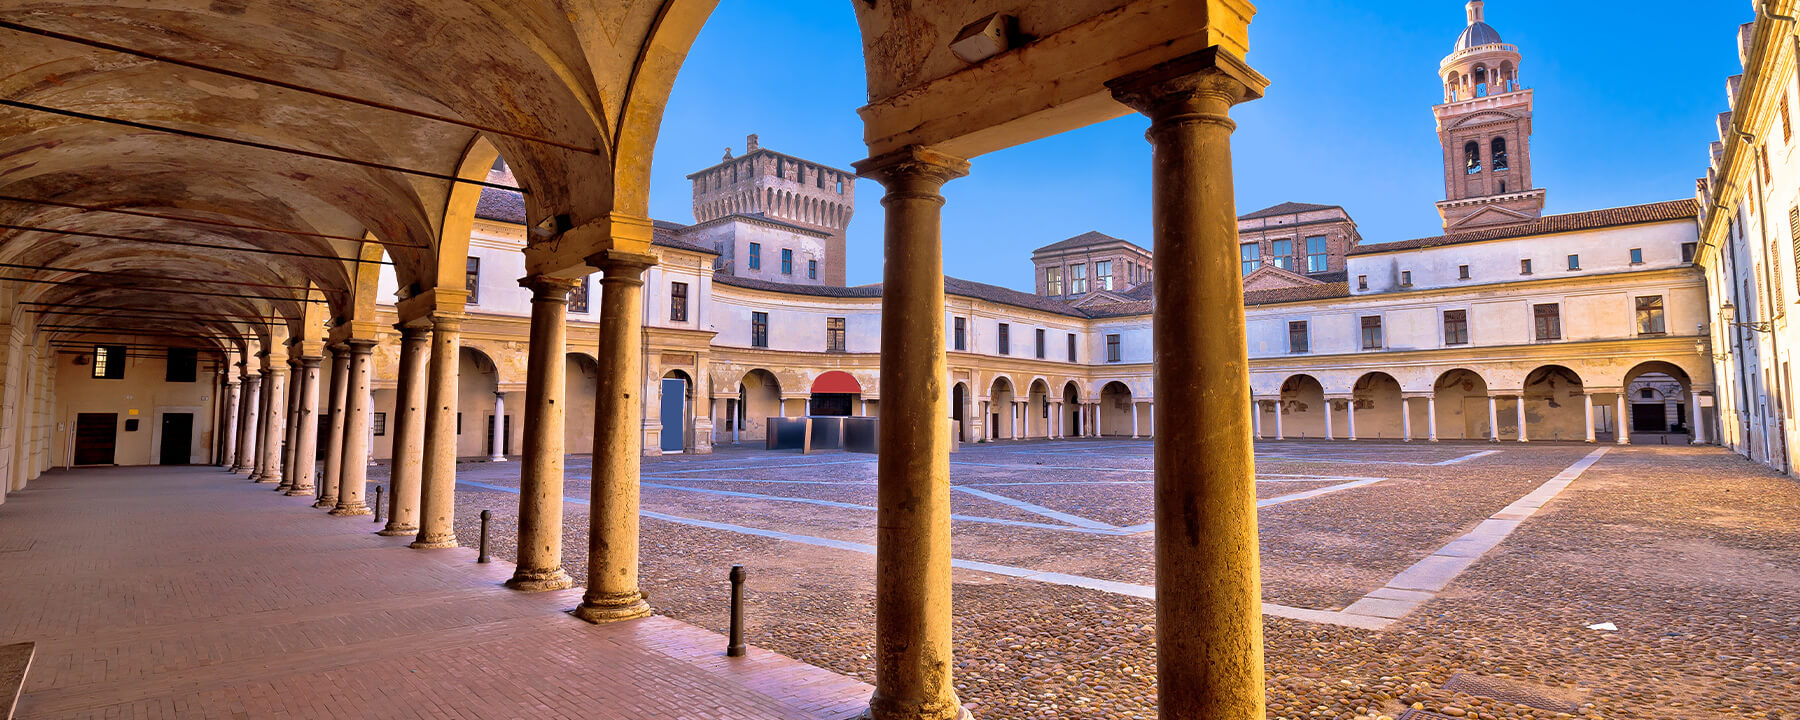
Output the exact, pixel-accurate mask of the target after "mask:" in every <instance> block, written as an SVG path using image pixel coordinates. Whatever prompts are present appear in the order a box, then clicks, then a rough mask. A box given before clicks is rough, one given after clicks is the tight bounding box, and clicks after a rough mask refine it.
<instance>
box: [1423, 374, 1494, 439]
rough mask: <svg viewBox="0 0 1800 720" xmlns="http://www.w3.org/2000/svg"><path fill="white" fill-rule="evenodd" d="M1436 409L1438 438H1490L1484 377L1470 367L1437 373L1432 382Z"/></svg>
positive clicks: (1435, 422)
mask: <svg viewBox="0 0 1800 720" xmlns="http://www.w3.org/2000/svg"><path fill="white" fill-rule="evenodd" d="M1429 404H1430V405H1431V406H1433V407H1434V408H1435V410H1436V416H1435V417H1433V418H1432V420H1433V421H1434V422H1433V424H1434V425H1435V426H1436V427H1437V437H1439V438H1441V439H1444V440H1483V439H1487V438H1488V437H1489V425H1488V386H1487V380H1486V379H1484V378H1482V377H1481V375H1480V374H1479V373H1476V372H1475V371H1473V370H1466V369H1463V368H1457V369H1455V370H1449V371H1446V372H1445V373H1444V374H1442V375H1439V376H1438V379H1437V382H1435V383H1432V400H1431V402H1430V403H1429Z"/></svg>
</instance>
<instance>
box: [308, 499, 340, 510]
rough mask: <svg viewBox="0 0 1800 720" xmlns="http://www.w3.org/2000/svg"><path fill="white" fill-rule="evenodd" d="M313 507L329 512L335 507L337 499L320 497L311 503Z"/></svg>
mask: <svg viewBox="0 0 1800 720" xmlns="http://www.w3.org/2000/svg"><path fill="white" fill-rule="evenodd" d="M313 507H316V508H319V509H321V510H330V509H332V508H335V507H337V498H331V497H321V498H319V501H318V502H316V503H313Z"/></svg>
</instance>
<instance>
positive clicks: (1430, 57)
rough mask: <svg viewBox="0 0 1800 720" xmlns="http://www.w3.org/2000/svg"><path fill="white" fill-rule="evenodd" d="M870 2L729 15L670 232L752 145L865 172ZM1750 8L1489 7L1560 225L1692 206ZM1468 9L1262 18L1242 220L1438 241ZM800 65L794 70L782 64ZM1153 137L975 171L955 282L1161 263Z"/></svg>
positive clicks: (686, 152) (670, 191)
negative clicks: (863, 10) (713, 170)
mask: <svg viewBox="0 0 1800 720" xmlns="http://www.w3.org/2000/svg"><path fill="white" fill-rule="evenodd" d="M850 2H851V0H780V1H775V0H723V2H721V3H719V9H718V12H717V13H716V14H715V15H714V16H713V17H712V19H711V20H710V21H709V22H708V23H707V25H706V28H705V30H703V31H702V32H701V34H700V37H699V40H698V42H696V43H695V46H694V49H693V52H692V53H691V54H690V55H689V57H688V61H687V64H686V65H685V67H684V68H683V69H682V71H681V76H680V78H679V79H678V80H677V82H676V85H675V91H674V95H673V97H672V98H671V100H670V103H669V108H668V113H667V115H666V116H665V117H664V119H663V127H662V139H661V141H660V143H659V145H658V146H657V150H656V163H655V167H654V170H653V172H654V176H653V177H654V179H653V187H652V188H651V212H652V214H654V215H655V216H656V217H658V218H661V219H667V220H674V221H678V222H693V211H692V206H691V197H692V196H691V192H692V191H691V188H690V186H689V184H688V181H687V179H686V178H685V176H686V175H687V173H689V172H692V171H694V170H696V169H699V168H702V167H706V166H708V165H711V164H713V163H716V162H718V161H719V158H720V156H721V155H722V154H723V151H724V148H725V147H726V146H728V145H729V146H731V147H732V148H733V150H734V152H737V153H742V151H743V144H744V136H745V135H746V134H748V133H752V132H754V133H758V134H760V135H761V138H762V144H763V146H765V147H769V148H771V149H776V150H780V151H782V152H786V153H789V154H793V155H797V156H800V157H805V158H809V159H812V160H815V161H818V162H822V163H826V164H829V165H834V166H837V167H841V168H848V167H849V165H850V163H852V162H854V161H856V160H860V159H862V158H863V157H864V156H865V155H866V152H865V150H866V148H865V147H864V146H863V144H862V124H861V121H860V120H859V118H858V117H857V115H856V112H855V110H856V108H857V107H859V106H861V105H862V104H864V103H865V102H866V100H867V94H866V90H865V86H864V72H863V63H862V46H861V41H860V39H859V38H858V35H857V27H856V21H855V18H854V16H853V15H852V11H851V6H850ZM1751 19H1752V16H1751V14H1750V9H1749V7H1748V6H1747V3H1743V2H1700V3H1696V2H1689V1H1684V0H1645V1H1643V2H1635V3H1611V2H1609V3H1600V2H1581V1H1575V2H1571V1H1570V0H1490V1H1489V2H1488V3H1487V20H1488V23H1489V24H1490V25H1493V26H1494V28H1495V29H1496V30H1498V31H1499V32H1500V35H1501V37H1502V38H1503V39H1505V40H1506V41H1507V42H1509V43H1513V44H1516V45H1518V46H1519V48H1520V52H1521V53H1522V54H1523V55H1524V60H1523V62H1522V63H1521V67H1520V76H1521V79H1522V80H1523V81H1524V82H1525V84H1526V85H1527V86H1528V87H1532V88H1534V89H1535V90H1536V114H1535V124H1534V128H1533V131H1534V132H1533V136H1532V163H1533V174H1534V176H1535V177H1534V178H1533V179H1534V180H1535V181H1536V185H1537V186H1538V187H1541V188H1545V189H1547V190H1548V191H1549V199H1548V204H1547V207H1546V208H1545V212H1547V213H1560V212H1575V211H1580V210H1590V209H1594V208H1601V207H1612V206H1617V205H1630V204H1636V203H1645V202H1654V201H1658V200H1670V199H1675V198H1685V197H1692V196H1693V188H1694V182H1693V181H1694V178H1696V177H1698V176H1700V175H1701V174H1703V172H1704V171H1705V162H1706V152H1707V150H1706V148H1707V143H1708V142H1710V141H1712V140H1715V139H1717V137H1716V135H1717V133H1716V131H1715V130H1714V129H1713V128H1714V125H1713V118H1714V116H1715V115H1716V114H1717V113H1718V112H1720V111H1722V110H1724V109H1725V91H1724V86H1725V78H1726V77H1727V76H1729V75H1732V74H1734V73H1737V72H1741V67H1740V66H1739V65H1738V62H1737V52H1736V49H1735V38H1736V32H1737V26H1738V24H1739V23H1742V22H1745V21H1748V20H1751ZM1463 25H1464V19H1463V5H1462V3H1461V2H1459V1H1458V0H1382V2H1378V3H1370V2H1359V1H1352V0H1340V1H1339V2H1325V1H1324V0H1263V2H1261V3H1259V12H1258V14H1257V16H1256V19H1255V21H1254V22H1253V23H1252V24H1251V27H1250V38H1251V41H1250V47H1251V51H1250V56H1249V58H1248V59H1249V61H1250V63H1251V65H1253V66H1255V67H1256V68H1257V69H1258V70H1260V71H1261V72H1262V73H1263V74H1264V75H1267V76H1268V77H1269V78H1270V80H1271V81H1272V83H1273V84H1272V85H1271V86H1270V88H1269V92H1268V96H1267V97H1265V98H1263V99H1261V100H1258V101H1255V102H1252V103H1249V104H1246V105H1241V106H1239V107H1238V108H1237V109H1236V110H1235V111H1234V112H1233V116H1234V117H1235V118H1236V119H1237V121H1238V131H1237V133H1236V135H1235V136H1234V151H1235V153H1234V154H1235V163H1236V170H1237V203H1238V211H1239V212H1240V213H1243V212H1248V211H1250V210H1253V209H1257V208H1261V207H1266V206H1268V205H1273V204H1275V203H1278V202H1282V201H1286V200H1295V201H1300V202H1315V203H1325V204H1333V205H1343V206H1344V207H1345V208H1346V209H1348V210H1349V212H1350V214H1351V217H1353V218H1355V220H1356V221H1357V224H1358V226H1359V227H1360V229H1361V231H1362V234H1363V238H1364V241H1365V242H1369V243H1375V242H1386V241H1392V240H1405V239H1408V238H1414V237H1422V236H1427V235H1435V234H1438V233H1439V232H1440V230H1441V225H1440V223H1439V220H1438V218H1437V213H1436V211H1435V209H1434V208H1433V206H1432V203H1434V202H1436V201H1437V200H1440V199H1442V197H1443V179H1442V176H1441V174H1440V170H1439V167H1440V163H1441V162H1442V160H1441V151H1440V150H1439V148H1438V143H1437V135H1436V132H1435V130H1434V127H1433V122H1432V115H1431V106H1432V105H1433V104H1435V103H1437V102H1438V101H1439V100H1440V99H1441V97H1442V93H1441V90H1440V88H1439V81H1438V79H1437V75H1436V72H1437V64H1438V61H1439V60H1441V59H1442V58H1443V56H1444V55H1446V54H1448V52H1449V50H1450V47H1451V45H1452V44H1453V43H1454V42H1455V39H1456V36H1457V34H1458V33H1459V32H1461V31H1462V28H1463ZM784 57H785V58H792V63H791V64H786V63H784V62H783V58H784ZM1146 125H1147V122H1146V121H1145V120H1143V119H1142V118H1140V117H1138V116H1135V115H1134V116H1127V117H1123V118H1120V119H1117V120H1113V121H1111V122H1107V123H1102V124H1100V125H1095V126H1092V127H1088V128H1084V129H1082V130H1078V131H1075V132H1070V133H1065V134H1063V135H1059V136H1056V137H1052V138H1047V139H1044V140H1040V141H1037V142H1034V143H1031V144H1028V145H1023V146H1019V147H1015V148H1011V149H1008V150H1005V151H1001V152H997V153H993V154H990V155H986V156H982V157H979V158H975V159H974V161H973V165H974V167H973V170H972V172H971V173H970V175H969V177H966V178H962V179H959V180H955V181H953V182H951V183H950V184H949V185H947V186H946V188H945V195H946V196H947V198H948V200H949V203H948V205H947V206H946V207H945V209H944V248H945V270H946V272H948V273H949V274H951V275H954V276H957V277H962V278H967V279H970V280H978V281H982V282H988V283H994V284H997V285H1005V286H1008V287H1014V288H1019V289H1024V290H1029V289H1030V288H1031V283H1032V277H1031V270H1032V267H1031V261H1030V254H1031V250H1032V249H1034V248H1037V247H1040V246H1042V245H1045V244H1048V243H1051V242H1055V241H1057V240H1061V239H1063V238H1066V237H1070V236H1073V235H1077V234H1080V233H1083V232H1086V231H1089V230H1098V231H1100V232H1104V233H1107V234H1110V235H1115V236H1118V237H1122V238H1125V239H1127V240H1131V241H1133V242H1136V243H1138V244H1140V245H1144V246H1146V247H1149V246H1151V237H1150V199H1149V146H1148V144H1146V143H1145V142H1144V139H1143V131H1144V128H1145V127H1146ZM856 193H857V199H858V203H857V216H856V218H855V220H854V221H853V222H852V223H851V226H850V238H849V281H850V284H853V285H856V284H863V283H872V282H879V281H880V280H881V212H882V210H881V205H880V203H879V200H880V197H881V186H880V185H878V184H876V183H874V182H871V181H868V180H863V181H859V182H858V184H857V187H856Z"/></svg>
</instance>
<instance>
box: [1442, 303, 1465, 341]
mask: <svg viewBox="0 0 1800 720" xmlns="http://www.w3.org/2000/svg"><path fill="white" fill-rule="evenodd" d="M1444 344H1445V345H1467V344H1469V311H1467V310H1445V311H1444Z"/></svg>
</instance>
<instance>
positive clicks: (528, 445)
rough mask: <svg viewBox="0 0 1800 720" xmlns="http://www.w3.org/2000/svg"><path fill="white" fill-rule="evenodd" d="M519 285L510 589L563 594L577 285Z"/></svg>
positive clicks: (530, 281) (549, 281) (567, 581)
mask: <svg viewBox="0 0 1800 720" xmlns="http://www.w3.org/2000/svg"><path fill="white" fill-rule="evenodd" d="M519 284H520V285H523V286H525V287H527V288H530V289H531V345H530V354H529V356H528V357H527V358H526V366H525V420H524V423H525V424H524V430H525V438H524V440H525V443H524V445H525V446H524V448H522V449H523V450H524V456H523V458H524V460H523V462H522V463H521V464H520V466H519V542H518V551H519V554H518V565H517V566H516V567H515V568H514V570H513V576H512V579H510V580H507V581H506V586H507V587H509V588H512V589H514V590H525V591H540V590H561V589H563V588H567V587H572V586H574V584H575V580H574V579H573V578H571V577H569V574H568V573H566V572H563V568H562V529H563V522H562V520H563V499H562V497H563V427H564V420H565V417H566V416H565V413H566V410H564V408H563V403H562V402H560V401H561V400H562V399H563V394H564V392H565V388H566V383H567V362H566V361H565V360H564V355H565V354H566V353H567V347H568V336H569V333H568V330H567V328H566V327H565V322H566V321H567V318H568V310H569V291H570V290H572V289H574V287H575V281H572V280H565V279H562V278H553V277H545V276H542V275H534V276H532V277H528V278H525V279H523V280H520V281H519ZM602 312H604V310H603V311H602ZM726 405H727V406H728V407H729V406H730V403H729V402H727V403H726ZM733 427H734V428H735V427H736V426H735V425H734V426H733ZM733 432H734V433H735V432H736V430H735V429H734V430H733ZM594 457H595V458H596V459H598V458H599V455H598V454H596V455H595V456H594Z"/></svg>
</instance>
